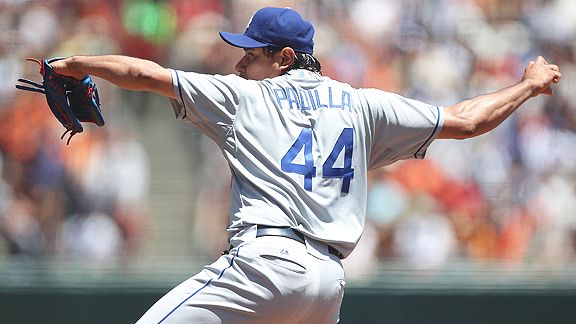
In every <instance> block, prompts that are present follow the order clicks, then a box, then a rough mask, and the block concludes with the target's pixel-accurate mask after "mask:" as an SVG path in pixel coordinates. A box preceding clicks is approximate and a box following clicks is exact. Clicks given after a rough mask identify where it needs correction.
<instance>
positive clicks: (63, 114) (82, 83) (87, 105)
mask: <svg viewBox="0 0 576 324" xmlns="http://www.w3.org/2000/svg"><path fill="white" fill-rule="evenodd" d="M60 59H61V58H52V59H49V60H43V61H39V60H37V59H32V58H28V59H27V60H28V61H32V62H36V63H38V64H39V65H40V74H41V75H42V77H43V80H42V84H39V83H36V82H34V81H30V80H26V79H18V81H19V82H22V83H25V84H28V85H31V86H33V87H29V86H25V85H20V84H17V85H16V88H18V89H20V90H26V91H33V92H39V93H42V94H44V95H46V101H47V102H48V106H49V107H50V110H52V113H53V114H54V116H55V117H56V119H58V121H59V122H60V123H61V124H62V126H64V128H66V131H65V132H64V134H62V137H61V138H62V139H63V138H64V136H65V135H66V134H67V133H68V132H70V137H69V138H68V141H67V142H66V144H69V143H70V139H71V138H72V136H74V135H75V134H77V133H82V131H83V130H84V128H83V127H82V122H90V123H94V124H96V125H98V126H104V117H103V116H102V111H101V110H100V98H99V96H98V87H97V86H96V83H94V81H93V80H92V78H91V77H90V76H89V75H86V76H84V78H82V80H78V79H75V78H72V77H67V76H63V75H60V74H58V73H56V72H54V70H53V69H52V67H51V66H50V63H52V62H54V61H57V60H60Z"/></svg>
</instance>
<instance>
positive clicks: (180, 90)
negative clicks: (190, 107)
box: [174, 70, 186, 119]
mask: <svg viewBox="0 0 576 324" xmlns="http://www.w3.org/2000/svg"><path fill="white" fill-rule="evenodd" d="M174 74H176V84H177V86H178V94H179V95H180V102H181V103H182V107H183V109H184V115H183V116H182V119H186V103H185V102H184V97H183V96H182V86H181V85H180V76H179V75H178V71H176V70H174Z"/></svg>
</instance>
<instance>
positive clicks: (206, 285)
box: [158, 247, 240, 324]
mask: <svg viewBox="0 0 576 324" xmlns="http://www.w3.org/2000/svg"><path fill="white" fill-rule="evenodd" d="M238 253H240V247H238V251H236V255H235V256H233V257H232V259H231V260H230V265H229V266H227V267H226V268H224V269H223V270H222V272H220V275H219V276H218V278H216V280H218V279H220V278H222V276H223V275H224V272H225V271H226V270H228V269H230V268H231V267H232V266H233V265H234V259H235V258H236V257H237V256H238ZM212 280H214V278H212V279H210V280H208V281H207V282H206V283H205V284H204V286H202V287H200V288H198V290H196V291H195V292H193V293H192V294H191V295H190V296H188V297H186V299H184V300H183V301H182V302H180V304H178V305H177V306H176V307H174V309H172V310H171V311H170V312H169V313H168V314H166V316H164V318H162V319H161V320H160V321H159V322H158V324H160V323H162V322H164V321H165V320H166V319H167V318H168V316H170V315H172V313H174V312H175V311H176V309H178V307H180V306H182V304H184V303H185V302H186V301H188V300H189V299H190V298H192V297H194V295H196V294H197V293H199V292H200V291H201V290H202V289H204V288H206V287H208V285H210V283H211V282H212Z"/></svg>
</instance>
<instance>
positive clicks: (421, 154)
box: [414, 106, 442, 159]
mask: <svg viewBox="0 0 576 324" xmlns="http://www.w3.org/2000/svg"><path fill="white" fill-rule="evenodd" d="M436 111H437V112H438V114H437V117H436V125H434V131H432V134H430V136H428V138H427V139H426V141H424V143H423V144H422V145H420V147H419V148H418V149H417V150H416V153H414V158H415V159H418V158H419V156H421V158H424V156H423V153H420V151H422V149H423V148H424V147H427V146H428V145H430V142H431V141H432V139H433V137H434V135H436V132H437V131H438V127H439V126H440V119H441V117H442V115H441V114H442V113H441V111H440V108H439V107H438V106H436ZM425 151H426V150H424V152H425Z"/></svg>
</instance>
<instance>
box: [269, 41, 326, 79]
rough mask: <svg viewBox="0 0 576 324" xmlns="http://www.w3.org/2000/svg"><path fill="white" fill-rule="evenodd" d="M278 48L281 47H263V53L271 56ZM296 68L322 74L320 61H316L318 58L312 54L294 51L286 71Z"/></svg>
mask: <svg viewBox="0 0 576 324" xmlns="http://www.w3.org/2000/svg"><path fill="white" fill-rule="evenodd" d="M280 50H281V48H279V47H274V46H269V47H266V48H265V49H264V53H266V55H267V56H272V55H274V54H276V53H277V52H279V51H280ZM296 69H304V70H308V71H311V72H316V73H319V74H322V66H321V65H320V61H318V59H317V58H315V57H314V56H313V55H312V54H306V53H300V52H296V57H295V58H294V63H292V65H291V66H290V67H289V68H288V70H286V71H290V70H296Z"/></svg>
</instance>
